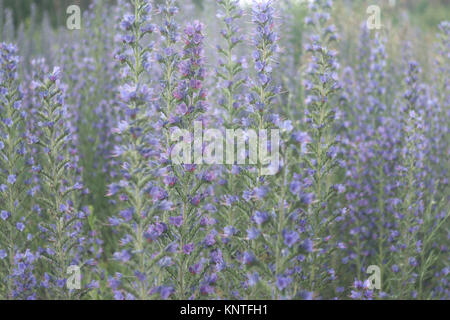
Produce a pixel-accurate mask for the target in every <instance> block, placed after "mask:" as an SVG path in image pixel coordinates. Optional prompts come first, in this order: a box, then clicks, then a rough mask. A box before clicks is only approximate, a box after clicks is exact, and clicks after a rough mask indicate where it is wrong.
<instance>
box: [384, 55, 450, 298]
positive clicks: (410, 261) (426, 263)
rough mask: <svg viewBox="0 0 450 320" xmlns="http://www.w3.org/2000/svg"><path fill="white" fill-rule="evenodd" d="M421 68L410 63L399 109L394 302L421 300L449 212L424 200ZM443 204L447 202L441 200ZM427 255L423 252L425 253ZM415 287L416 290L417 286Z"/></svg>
mask: <svg viewBox="0 0 450 320" xmlns="http://www.w3.org/2000/svg"><path fill="white" fill-rule="evenodd" d="M419 76H420V67H419V65H418V63H417V62H415V61H410V62H409V63H408V70H407V74H406V78H405V82H406V91H405V93H404V95H403V97H404V101H405V105H404V107H403V108H402V118H403V126H402V132H403V138H404V140H403V141H404V145H403V150H402V162H401V164H399V165H398V167H397V168H398V170H399V177H400V179H401V180H400V181H401V185H400V188H399V198H400V199H401V201H400V203H399V206H398V210H399V212H398V216H397V217H398V233H399V238H398V244H397V245H396V246H395V247H394V257H393V258H392V260H393V263H394V264H393V265H392V270H393V271H394V273H398V275H397V277H396V279H395V280H394V283H395V285H394V288H395V292H393V295H394V296H395V297H397V298H416V297H418V295H420V297H424V292H423V289H424V284H425V280H426V279H427V277H428V276H429V272H430V270H431V269H432V268H433V267H434V266H435V263H436V261H437V257H438V256H439V253H438V251H435V250H433V243H434V241H435V239H436V238H437V237H439V233H438V231H439V229H440V228H441V227H442V226H443V225H444V223H445V222H446V221H447V219H448V216H449V212H448V211H447V212H446V211H445V210H446V209H445V206H444V207H443V206H442V203H439V198H440V197H436V195H435V194H432V195H431V196H430V197H429V198H427V196H426V194H425V190H424V187H425V183H424V181H426V175H427V168H426V165H427V163H426V162H425V159H426V157H425V152H426V146H427V140H426V136H425V134H424V129H425V124H424V113H425V110H424V109H422V108H421V106H422V105H423V103H422V102H421V99H420V97H421V95H423V90H422V89H421V86H420V83H419ZM442 201H443V202H445V201H447V200H446V199H442ZM425 249H426V250H427V251H424V250H425ZM417 284H418V286H417Z"/></svg>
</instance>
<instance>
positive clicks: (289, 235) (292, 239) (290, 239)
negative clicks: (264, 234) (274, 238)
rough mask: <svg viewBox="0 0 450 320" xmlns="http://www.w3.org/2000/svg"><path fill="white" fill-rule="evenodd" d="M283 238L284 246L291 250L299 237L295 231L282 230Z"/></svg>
mask: <svg viewBox="0 0 450 320" xmlns="http://www.w3.org/2000/svg"><path fill="white" fill-rule="evenodd" d="M283 238H284V244H285V245H287V246H288V247H289V248H291V247H292V246H293V245H294V244H295V243H297V242H298V240H299V239H300V236H299V235H298V233H297V232H296V231H288V230H283Z"/></svg>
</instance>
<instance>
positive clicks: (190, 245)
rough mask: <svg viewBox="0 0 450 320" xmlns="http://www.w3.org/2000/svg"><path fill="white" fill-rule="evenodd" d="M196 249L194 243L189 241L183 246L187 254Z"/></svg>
mask: <svg viewBox="0 0 450 320" xmlns="http://www.w3.org/2000/svg"><path fill="white" fill-rule="evenodd" d="M192 251H194V244H193V243H188V244H186V245H184V247H183V252H184V253H185V254H187V255H189V254H191V252H192Z"/></svg>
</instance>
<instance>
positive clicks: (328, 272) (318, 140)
mask: <svg viewBox="0 0 450 320" xmlns="http://www.w3.org/2000/svg"><path fill="white" fill-rule="evenodd" d="M331 7H332V1H315V2H314V3H312V4H310V12H311V14H310V16H309V17H307V18H306V21H305V22H306V24H307V25H308V26H311V30H312V33H311V35H310V37H309V43H308V45H307V48H306V51H307V52H310V54H311V62H310V64H309V65H308V69H307V75H306V79H305V81H304V86H305V93H306V99H305V104H306V107H307V110H306V122H307V123H308V135H309V139H310V141H309V142H308V144H307V150H308V151H307V154H306V155H305V157H304V159H303V160H304V161H305V169H304V170H305V171H306V172H305V174H306V178H305V179H306V180H307V183H306V184H307V188H306V190H307V191H305V193H306V195H305V197H304V202H305V204H306V207H305V209H304V213H305V214H306V216H307V223H308V227H307V231H306V232H307V234H308V238H307V239H306V240H305V241H308V242H309V243H310V244H309V248H308V249H309V250H308V251H309V253H308V257H307V258H306V259H307V260H306V262H307V269H306V270H307V272H308V276H309V281H308V285H307V289H308V290H309V291H310V292H313V294H314V295H318V292H320V291H321V290H322V289H323V288H324V287H325V286H326V285H327V282H329V281H331V280H333V278H334V270H332V269H331V266H330V265H329V264H327V263H325V258H326V256H327V252H329V251H330V250H334V249H335V247H333V246H334V245H336V244H335V241H334V239H331V238H332V236H333V235H331V234H330V232H331V226H332V224H333V222H334V221H335V220H336V218H337V217H338V216H339V214H340V212H339V211H338V209H339V208H336V206H334V205H333V204H332V203H333V199H334V198H335V196H336V194H337V193H338V192H342V191H341V190H340V189H341V186H340V185H333V184H334V183H335V181H334V177H333V175H334V172H335V169H336V167H337V165H338V161H337V156H338V154H337V151H338V148H337V143H338V141H337V139H336V137H335V133H334V132H333V123H334V121H335V117H336V112H337V103H336V100H335V96H336V92H337V90H339V89H340V85H339V80H338V74H337V69H338V66H339V64H338V62H337V52H336V51H335V50H333V49H332V46H333V42H334V41H336V39H337V34H336V31H337V30H336V27H335V26H334V25H333V24H330V10H331Z"/></svg>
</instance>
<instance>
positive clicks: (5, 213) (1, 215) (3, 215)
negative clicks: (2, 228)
mask: <svg viewBox="0 0 450 320" xmlns="http://www.w3.org/2000/svg"><path fill="white" fill-rule="evenodd" d="M10 216H11V214H10V213H9V212H8V211H5V210H2V211H1V213H0V218H2V220H3V221H5V220H6V219H8V218H9V217H10Z"/></svg>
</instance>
